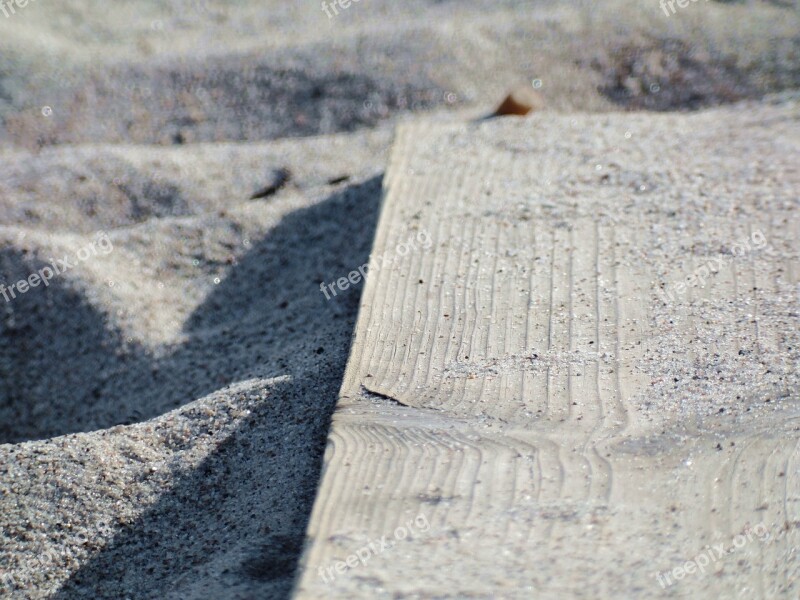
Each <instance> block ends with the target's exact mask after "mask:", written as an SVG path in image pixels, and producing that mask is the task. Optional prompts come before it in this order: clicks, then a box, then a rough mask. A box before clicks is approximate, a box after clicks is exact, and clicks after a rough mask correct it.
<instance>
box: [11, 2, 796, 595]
mask: <svg viewBox="0 0 800 600" xmlns="http://www.w3.org/2000/svg"><path fill="white" fill-rule="evenodd" d="M798 30H800V16H798V13H797V11H796V10H794V9H792V8H782V7H780V6H776V5H773V4H771V3H759V4H757V5H755V6H752V7H744V6H740V5H726V4H721V3H716V2H708V3H703V2H701V3H697V4H691V5H690V6H689V7H688V8H686V9H685V10H684V11H683V12H682V13H681V14H678V15H674V16H672V17H669V18H667V17H665V16H664V15H663V13H661V12H660V9H659V8H658V5H657V2H655V1H654V2H652V6H649V5H648V6H644V5H643V3H638V2H632V1H627V0H625V1H623V0H615V1H614V2H610V3H608V4H604V5H602V6H601V7H598V6H597V5H596V3H594V2H579V3H566V2H563V3H560V2H543V3H541V4H540V5H538V4H537V6H536V7H535V8H534V7H531V5H530V3H527V2H513V1H510V0H509V1H502V2H496V3H492V6H491V8H486V6H484V3H478V2H474V1H469V2H426V1H422V0H416V1H414V2H408V3H396V2H392V1H390V0H364V1H363V2H361V3H359V4H353V5H352V6H351V7H350V8H349V9H347V10H346V11H342V12H341V13H340V15H339V16H337V17H336V18H335V19H331V20H329V19H328V18H327V17H326V16H325V13H324V12H323V11H322V10H321V8H320V6H319V4H318V3H316V2H310V3H303V4H302V6H301V5H300V4H299V3H289V2H272V1H269V2H263V1H262V2H254V1H247V2H242V3H240V5H239V4H237V8H232V7H229V6H227V5H222V3H213V2H202V1H201V2H191V1H189V0H182V1H179V0H174V1H171V2H154V1H146V2H138V3H136V4H135V5H134V4H130V5H124V6H123V5H116V4H114V5H113V7H112V6H109V4H108V3H104V2H99V1H96V0H76V1H73V2H69V3H62V4H52V3H46V2H45V0H41V1H39V2H31V3H30V4H29V5H28V6H27V7H26V8H25V9H21V10H19V12H18V14H16V15H14V16H13V18H9V19H7V18H5V17H3V16H0V159H1V160H2V165H3V169H1V170H0V242H2V246H1V247H0V282H3V283H4V284H6V285H7V286H8V285H11V284H12V283H15V282H17V281H19V280H21V279H22V278H27V277H28V276H29V275H30V274H32V273H36V272H38V271H41V270H42V269H44V268H45V267H46V266H48V265H49V264H50V263H51V257H52V258H62V257H64V256H68V257H76V256H80V254H78V253H79V252H81V251H82V250H83V249H85V248H87V247H89V246H90V245H91V243H92V242H96V241H97V240H98V239H99V238H98V237H97V236H98V234H99V233H100V232H103V234H104V235H103V236H102V239H103V240H105V241H104V243H105V244H108V247H113V250H112V251H110V252H108V253H104V252H103V251H102V247H101V251H99V252H96V253H95V254H92V255H91V256H89V258H87V260H85V261H75V262H76V263H77V264H76V265H75V266H74V268H72V269H70V270H68V271H67V272H65V273H64V274H62V275H58V276H57V277H55V278H53V280H52V281H51V282H49V285H48V286H47V287H44V286H42V285H39V286H38V287H35V288H31V289H30V290H28V291H26V292H25V293H22V294H19V296H18V297H17V298H14V299H12V300H11V301H9V302H6V301H5V299H4V298H2V297H0V341H2V344H0V596H2V597H6V596H7V597H10V598H45V597H54V598H64V599H67V598H125V597H130V598H163V597H167V598H285V597H287V596H288V595H289V593H290V590H291V586H292V582H293V578H294V577H295V569H296V564H297V560H298V557H299V554H300V551H301V549H302V544H303V538H304V533H305V528H306V524H307V520H308V515H309V511H310V509H311V505H312V502H313V499H314V493H315V491H316V486H317V484H318V481H319V469H320V464H321V458H322V453H323V451H324V447H325V437H326V432H327V427H328V422H329V417H330V414H331V411H332V409H333V406H334V403H335V401H336V394H337V391H338V389H339V385H340V383H341V378H342V372H343V370H344V365H345V361H346V359H347V356H348V352H349V348H350V336H351V334H352V331H353V326H354V323H355V319H356V316H357V307H358V302H359V296H360V288H358V289H352V290H348V291H347V292H346V293H344V294H342V295H341V296H339V297H337V298H334V299H331V300H330V301H326V300H325V298H324V296H323V295H322V294H321V293H320V291H319V284H320V283H321V282H323V281H325V282H329V281H333V280H334V279H336V278H338V277H341V276H343V275H346V274H347V273H348V272H349V271H351V270H352V269H354V268H357V267H358V266H359V265H361V264H363V263H364V262H365V261H366V259H367V257H368V255H369V252H370V248H371V243H372V237H373V234H374V228H375V223H376V221H377V216H378V211H379V208H380V199H381V175H382V173H383V170H384V167H385V163H386V152H387V150H388V148H389V146H390V144H391V139H392V132H393V127H394V125H395V124H396V123H397V122H398V121H400V120H404V119H411V118H415V116H416V115H418V114H421V113H424V114H425V115H426V116H427V117H428V118H436V119H460V118H467V117H475V116H480V115H484V114H486V113H487V112H488V111H489V110H490V109H491V108H492V107H493V105H494V104H495V103H496V102H497V101H499V99H500V98H501V97H502V96H503V94H504V93H505V92H506V91H507V90H508V88H509V87H510V86H512V85H517V84H519V83H520V82H523V83H524V82H530V81H532V80H534V79H538V80H540V81H541V82H542V88H541V91H542V93H543V94H544V95H545V98H546V100H547V103H548V109H547V110H550V111H556V112H570V111H575V110H579V111H589V112H605V111H620V110H625V109H637V110H638V109H645V110H658V111H664V110H678V111H680V110H686V109H699V108H704V107H709V106H714V105H717V104H722V103H729V102H734V101H739V100H742V99H749V100H752V101H758V102H778V103H783V102H788V101H790V100H791V97H792V96H793V93H792V92H791V91H789V92H785V93H784V95H783V96H780V95H778V96H768V97H767V98H766V99H764V98H765V95H767V94H771V93H774V92H781V91H785V90H792V89H796V88H797V87H798V80H800V72H799V71H798V69H797V61H796V58H795V57H796V55H797V52H798V44H800V42H799V41H798V40H799V39H800V38H798V37H797V31H798ZM747 106H748V105H747V104H741V105H737V108H735V109H734V110H742V111H747V110H749V109H748V107H747ZM677 118H680V117H676V119H677ZM764 126H765V127H769V126H770V124H769V123H765V124H764ZM721 143H724V140H721ZM653 152H658V148H657V147H654V148H653ZM279 168H287V169H289V171H290V172H291V179H290V181H289V182H288V184H287V185H285V186H284V187H283V188H281V189H280V190H278V191H277V192H276V193H275V194H274V195H271V196H269V197H266V198H263V199H257V200H249V198H250V197H251V196H252V195H253V194H254V193H255V192H257V191H258V190H259V189H261V188H263V187H264V185H266V184H267V183H268V182H269V178H270V176H271V175H270V174H271V173H272V172H273V171H274V170H275V169H279ZM344 176H347V177H349V179H347V180H344V181H340V182H339V183H333V184H331V183H329V181H332V180H338V179H341V178H342V177H344ZM699 218H702V216H700V217H699ZM95 247H97V246H95Z"/></svg>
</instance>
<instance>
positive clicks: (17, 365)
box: [0, 177, 381, 443]
mask: <svg viewBox="0 0 800 600" xmlns="http://www.w3.org/2000/svg"><path fill="white" fill-rule="evenodd" d="M380 186H381V178H380V177H375V178H373V179H371V180H369V181H366V182H364V183H361V184H357V185H353V186H350V187H348V188H346V189H345V190H343V191H341V192H339V193H336V194H334V195H332V196H331V197H330V198H328V199H327V200H326V201H324V202H322V203H320V204H318V205H315V206H312V207H310V208H307V209H304V210H300V211H297V212H295V213H292V214H291V215H288V216H287V217H285V218H284V219H283V220H282V221H281V222H280V224H279V225H278V226H277V227H276V228H275V229H274V230H272V231H271V232H270V234H269V235H268V236H267V237H265V238H264V239H263V240H261V241H260V242H257V243H255V245H254V247H253V248H252V249H251V250H250V251H249V252H248V253H247V254H246V255H245V256H244V257H243V258H241V259H240V260H239V262H238V264H237V265H235V266H234V267H232V269H231V271H230V272H229V273H228V275H227V277H226V279H224V280H223V281H222V282H221V284H220V285H219V286H218V287H217V288H215V290H214V292H213V293H212V294H211V295H209V296H208V298H206V300H205V301H204V303H203V304H202V305H201V306H200V307H199V308H198V309H197V310H196V311H195V312H194V314H193V315H192V316H191V317H190V319H189V320H188V322H187V324H186V325H185V330H186V332H187V333H188V334H189V335H190V337H189V340H188V341H187V342H186V343H184V344H183V345H181V346H179V347H177V348H176V349H175V350H174V351H173V352H171V353H170V354H167V355H166V356H163V357H158V358H157V357H154V356H151V355H150V354H149V352H147V351H145V350H144V349H143V348H142V347H140V346H138V345H136V344H134V343H128V342H126V341H125V340H124V339H122V336H121V335H120V333H119V332H118V331H117V330H115V329H114V328H113V326H111V325H110V324H109V322H108V318H107V316H106V315H103V314H101V313H99V312H98V311H97V310H96V309H95V308H94V307H93V306H92V305H90V304H89V303H88V302H87V300H86V297H85V295H84V293H83V292H82V291H81V290H78V289H73V288H72V287H70V285H71V284H70V281H69V280H68V279H67V278H66V277H56V278H54V279H53V280H52V281H51V283H50V285H49V287H46V288H45V287H42V286H40V287H39V288H37V289H31V290H29V291H28V292H27V293H26V294H24V295H22V296H20V297H18V298H16V299H14V300H13V301H12V302H8V303H6V302H5V300H2V301H1V302H0V305H1V306H0V310H3V311H5V312H4V313H0V315H2V319H0V443H16V442H20V441H24V440H29V439H42V438H50V437H54V436H57V435H62V434H66V433H74V432H78V431H91V430H96V429H106V428H108V427H111V426H113V425H118V424H130V423H133V422H139V421H144V420H148V419H150V418H153V417H155V416H157V415H159V414H163V413H164V412H167V411H169V410H171V409H174V408H177V407H178V406H181V405H183V404H186V403H187V402H191V401H193V400H196V399H198V398H201V397H203V396H205V395H207V394H209V393H211V392H213V391H216V390H219V389H220V388H222V387H224V386H225V385H228V384H230V383H234V382H237V381H242V380H246V379H250V378H253V377H262V378H269V377H276V376H279V375H291V376H292V377H298V378H305V377H311V376H313V375H315V374H316V373H317V371H318V370H319V369H321V368H324V366H325V365H327V364H328V363H330V362H331V361H336V364H340V363H341V365H342V366H343V364H344V363H343V361H344V359H345V358H346V356H347V351H348V348H349V335H350V333H351V332H352V326H353V323H354V322H355V316H356V312H357V308H358V301H359V297H360V289H361V288H360V287H359V288H356V289H351V290H348V293H346V294H341V295H340V296H339V297H337V298H336V299H335V300H332V301H326V300H325V297H324V296H323V294H322V293H321V292H320V290H319V284H320V282H321V281H323V280H324V281H330V280H332V279H335V278H338V277H340V276H342V275H346V274H347V273H348V272H350V271H352V270H353V269H355V268H357V267H358V266H360V265H361V264H363V263H364V262H366V260H367V257H368V255H369V250H370V247H371V243H372V237H373V234H374V230H375V225H376V222H377V215H378V206H379V202H380ZM43 266H44V263H41V262H39V261H35V260H31V259H30V258H29V257H26V256H25V255H22V254H19V253H16V252H13V253H12V252H5V253H2V254H0V269H2V271H1V272H0V275H1V276H2V280H3V281H6V282H7V283H9V284H10V282H12V281H18V280H20V279H23V278H26V277H28V275H29V274H30V273H33V272H35V271H37V270H38V269H41V268H42V267H43ZM309 273H313V274H314V275H313V279H311V278H308V277H309V275H308V274H309ZM307 278H308V279H307ZM1 298H2V297H0V299H1ZM337 322H338V323H339V326H338V327H336V328H335V330H336V331H339V332H340V333H341V332H346V334H342V335H339V336H337V337H336V338H335V339H330V338H329V337H328V336H329V331H330V329H331V323H337ZM265 342H266V344H267V346H268V348H267V349H265ZM75 357H80V360H75ZM334 357H335V358H334ZM42 365H46V366H47V369H46V370H43V369H42ZM309 365H313V366H309ZM131 399H135V403H133V402H131V401H127V402H126V401H125V400H131ZM131 405H133V406H135V408H133V409H130V410H129V412H125V408H124V407H125V406H131Z"/></svg>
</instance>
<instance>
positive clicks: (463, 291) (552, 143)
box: [297, 107, 800, 598]
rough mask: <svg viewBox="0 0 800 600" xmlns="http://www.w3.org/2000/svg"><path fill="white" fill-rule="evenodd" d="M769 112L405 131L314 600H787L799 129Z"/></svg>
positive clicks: (316, 558) (793, 467)
mask: <svg viewBox="0 0 800 600" xmlns="http://www.w3.org/2000/svg"><path fill="white" fill-rule="evenodd" d="M759 111H762V112H763V113H764V114H761V113H758V112H756V113H754V114H753V115H752V117H751V118H750V119H749V120H746V122H744V123H739V124H738V128H737V129H735V130H729V129H728V128H727V126H726V125H725V122H724V118H725V114H726V113H725V112H724V111H718V112H709V113H704V114H699V115H692V116H686V115H682V116H652V115H613V116H592V117H590V116H580V117H553V116H547V117H541V118H535V119H530V120H508V121H502V122H493V123H484V124H480V125H474V124H473V125H449V126H439V127H431V126H430V125H428V124H422V125H416V126H406V127H404V128H401V129H400V131H399V133H398V139H397V141H396V146H395V149H394V151H393V155H392V159H391V164H390V167H389V170H388V172H387V175H386V178H385V182H384V185H385V199H384V206H383V212H382V215H381V218H380V223H379V226H378V230H377V234H376V240H375V246H374V253H373V257H375V256H378V255H384V254H386V253H389V255H391V256H392V257H393V258H394V261H393V264H392V265H391V266H388V267H385V268H380V269H378V268H377V267H376V265H377V263H376V261H375V260H374V259H373V260H372V261H371V263H370V265H371V267H372V270H371V272H370V275H369V278H368V281H367V285H366V289H365V291H364V295H363V299H362V307H361V313H360V315H359V320H358V325H357V328H356V333H355V336H354V342H353V348H352V354H351V358H350V361H349V364H348V368H347V372H346V374H345V379H344V383H343V386H342V391H341V396H340V401H339V404H338V409H337V412H336V414H335V416H334V420H333V424H332V429H331V433H330V441H329V448H328V451H327V453H326V457H325V468H324V475H323V479H322V483H321V487H320V490H319V495H318V499H317V502H316V505H315V509H314V512H313V515H312V519H311V524H310V527H309V539H310V542H309V545H308V548H307V551H306V554H305V557H304V563H303V568H304V570H303V573H302V577H301V580H300V582H299V585H298V590H297V597H298V598H317V597H326V596H334V597H387V598H388V597H391V598H394V597H405V596H409V597H426V598H428V597H436V598H468V597H471V598H473V597H474V598H484V597H485V598H490V597H492V598H494V597H508V598H512V597H513V598H530V597H545V598H556V597H557V598H561V597H563V598H573V597H574V598H582V597H586V598H597V597H611V596H614V597H651V596H653V595H656V594H657V593H669V594H672V595H674V596H675V597H681V596H688V597H711V596H719V595H720V594H722V595H723V596H724V595H725V594H730V595H732V594H733V592H734V590H742V589H745V588H746V589H748V590H752V591H753V593H754V595H753V596H752V597H762V598H766V597H791V596H792V594H794V595H796V594H797V591H798V585H800V584H799V583H798V579H797V578H798V572H799V571H800V569H798V568H797V564H798V563H797V562H796V561H798V560H800V559H798V552H799V551H798V544H797V542H798V535H797V531H796V530H795V528H796V526H797V524H798V523H800V471H798V466H799V465H800V407H798V404H797V400H798V397H797V396H798V389H799V388H798V375H797V368H796V367H797V358H798V344H799V343H800V340H798V327H797V324H798V311H797V284H796V281H795V279H796V272H797V267H796V260H797V256H798V240H797V237H796V233H797V223H798V215H797V211H796V209H797V203H798V202H797V194H796V190H797V189H798V188H799V187H800V174H798V172H797V170H796V168H795V167H794V166H793V161H792V159H791V158H790V156H792V155H795V156H796V155H797V151H798V150H800V136H798V133H800V128H798V125H797V123H798V111H797V109H791V108H772V107H768V108H761V109H759ZM765 117H770V118H774V119H781V120H782V121H783V122H784V124H785V127H784V128H782V130H781V132H780V133H779V134H777V135H776V134H775V133H774V131H773V132H772V133H766V132H765V131H764V130H763V129H762V128H760V126H759V123H760V122H761V121H760V119H764V118H765ZM626 131H628V132H630V134H631V135H628V136H627V137H626V136H625V135H624V134H625V132H626ZM653 139H656V140H658V141H659V143H658V144H657V145H654V144H653V141H652V140H653ZM721 139H724V140H725V143H724V144H723V145H720V144H719V140H721ZM654 148H657V149H658V151H659V152H658V154H654V152H653V150H654ZM792 190H794V192H792ZM793 193H794V195H792V194H793ZM767 197H769V198H770V201H769V202H768V203H767V202H765V201H764V199H765V198H767ZM754 228H760V230H761V231H763V233H764V235H765V237H766V235H769V240H768V244H769V246H770V247H771V248H772V249H771V250H770V249H769V248H767V247H766V245H761V244H756V243H755V242H754V241H753V240H754V238H753V235H754V233H753V232H754ZM412 236H418V239H419V240H429V241H430V242H431V243H430V247H428V248H423V247H422V244H421V243H420V244H418V247H417V248H416V249H411V250H409V251H408V252H405V248H404V247H403V246H401V244H403V243H404V242H406V241H407V240H408V239H409V237H412ZM743 239H744V240H749V245H750V248H749V250H747V251H746V252H743V253H742V254H741V255H738V254H731V248H733V247H734V245H735V244H737V243H739V242H740V241H742V240H743ZM759 239H760V238H759ZM709 260H713V261H714V262H713V267H715V268H711V267H709V266H708V263H709ZM698 274H699V275H702V278H703V281H700V280H699V276H698ZM693 275H694V279H693V280H691V278H692V276H693ZM687 278H690V281H692V282H691V283H690V284H689V285H687V284H686V282H687ZM415 520H416V521H415ZM757 525H759V526H763V529H761V528H760V529H759V530H758V531H759V532H762V531H766V530H769V532H770V533H771V534H772V536H773V537H772V538H771V540H767V541H761V539H760V538H759V539H752V538H753V535H752V528H753V527H755V526H757ZM404 531H405V532H406V533H408V534H409V535H408V536H406V537H405V539H402V540H400V539H395V537H396V536H397V537H398V538H399V537H400V535H401V534H402V533H403V532H404ZM747 531H750V538H751V539H749V540H748V541H747V545H746V547H743V548H742V549H741V551H740V549H739V548H735V550H736V552H735V553H732V554H736V556H731V557H730V558H729V557H728V556H725V557H723V558H719V560H715V561H713V563H712V564H710V565H709V566H708V572H712V573H714V574H716V576H714V577H711V576H707V574H701V573H695V574H689V575H686V579H684V578H683V577H681V578H680V580H679V579H678V578H677V576H675V575H672V574H670V575H669V576H668V578H667V579H664V578H657V577H656V574H657V572H659V571H671V570H672V569H673V568H675V567H678V566H681V565H683V564H684V563H686V561H692V560H694V558H695V557H696V556H698V555H699V554H700V553H701V552H702V551H704V549H705V548H706V546H707V545H711V544H715V543H716V544H719V543H722V544H724V545H725V547H726V548H728V547H733V544H734V540H737V538H736V536H737V535H739V534H742V533H743V532H747ZM779 532H783V533H782V534H780V535H779ZM381 539H384V542H389V543H390V544H391V546H392V547H391V548H389V547H384V548H383V549H381V544H380V543H379V540H381ZM348 557H351V559H350V565H349V566H346V567H345V566H343V565H346V564H347V563H346V561H347V560H348ZM352 557H356V558H352ZM739 560H744V561H745V563H746V566H745V567H743V566H742V565H741V564H740V563H737V561H739ZM701 562H702V559H701ZM337 564H338V571H337ZM662 584H663V587H666V588H667V590H666V591H665V590H663V589H662ZM737 593H738V592H737ZM784 594H788V595H786V596H783V595H784ZM776 595H777V596H776Z"/></svg>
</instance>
